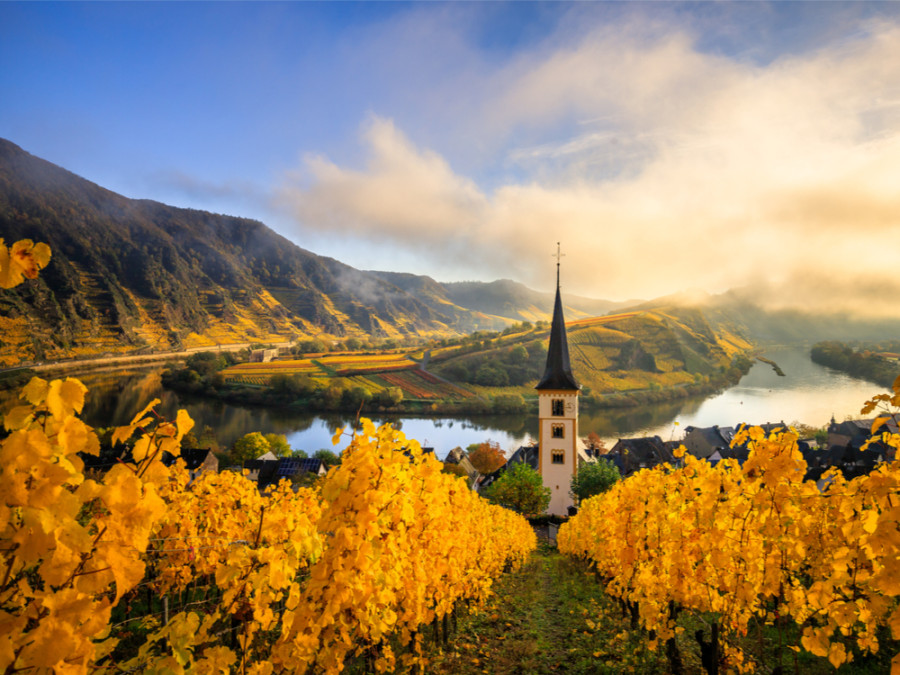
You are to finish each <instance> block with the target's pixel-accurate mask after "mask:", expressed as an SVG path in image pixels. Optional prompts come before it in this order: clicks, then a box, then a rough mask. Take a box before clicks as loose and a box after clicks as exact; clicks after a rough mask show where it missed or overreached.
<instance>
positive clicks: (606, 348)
mask: <svg viewBox="0 0 900 675" xmlns="http://www.w3.org/2000/svg"><path fill="white" fill-rule="evenodd" d="M567 331H568V341H569V355H570V358H571V361H572V370H573V372H574V373H575V376H576V378H577V379H578V381H579V383H580V384H581V385H582V386H583V387H584V388H585V392H586V393H593V394H596V395H602V394H611V393H619V392H625V391H634V390H642V389H660V388H666V387H672V386H677V385H685V384H691V383H695V382H700V381H704V378H708V377H709V376H713V375H716V374H719V373H721V372H723V370H727V369H728V368H730V367H731V365H732V362H733V360H734V358H735V357H736V356H738V355H740V354H742V353H744V352H746V351H748V350H750V349H751V348H752V345H751V343H750V342H749V341H748V340H747V339H746V338H745V337H744V336H743V334H742V333H741V331H740V330H739V329H738V328H737V327H735V326H734V325H733V324H730V323H727V322H724V321H721V322H720V321H714V320H710V319H709V318H708V317H707V316H706V314H705V313H704V312H703V311H702V310H700V309H696V308H684V307H675V306H659V307H657V308H655V309H652V310H650V309H646V310H639V311H633V312H626V313H621V314H614V315H609V316H604V317H594V318H588V319H578V320H575V321H570V322H568V323H567ZM548 335H549V333H548V330H547V329H539V330H538V329H535V330H530V331H527V332H524V333H519V334H511V335H507V336H503V337H501V338H499V339H496V340H493V341H490V342H489V343H484V344H482V345H480V348H479V349H471V348H470V349H467V350H453V349H450V350H446V351H438V352H436V353H435V354H434V355H433V356H432V362H431V365H430V366H429V369H430V370H432V371H433V372H435V373H438V374H440V375H442V376H444V377H447V378H449V379H452V380H455V381H460V382H466V383H470V384H474V385H480V386H484V387H501V386H519V387H523V388H529V389H530V387H532V386H533V385H534V384H535V383H536V382H537V378H538V376H539V375H540V373H541V372H542V367H543V360H542V359H545V358H546V350H547V346H546V345H547V340H548ZM523 391H524V389H523Z"/></svg>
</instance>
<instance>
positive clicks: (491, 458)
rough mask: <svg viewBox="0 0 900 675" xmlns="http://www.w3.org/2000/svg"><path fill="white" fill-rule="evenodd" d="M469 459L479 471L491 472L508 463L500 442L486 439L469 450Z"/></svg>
mask: <svg viewBox="0 0 900 675" xmlns="http://www.w3.org/2000/svg"><path fill="white" fill-rule="evenodd" d="M469 448H472V446H471V445H470V446H469ZM469 461H470V462H472V466H474V467H475V470H476V471H477V472H478V473H483V474H489V473H494V472H495V471H496V470H497V469H499V468H500V467H501V466H503V465H504V464H506V455H504V454H503V451H502V450H501V449H500V444H499V443H495V442H494V441H485V442H484V443H481V444H479V445H478V446H476V447H475V448H474V449H473V450H471V451H470V452H469Z"/></svg>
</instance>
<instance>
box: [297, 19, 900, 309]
mask: <svg viewBox="0 0 900 675" xmlns="http://www.w3.org/2000/svg"><path fill="white" fill-rule="evenodd" d="M863 28H864V30H863V31H862V32H859V31H857V32H855V33H854V34H853V35H851V36H850V37H847V38H845V39H843V40H841V41H838V42H836V43H834V44H832V45H824V46H822V47H821V48H820V49H818V50H817V51H814V52H810V53H806V54H799V55H797V54H795V55H791V56H787V57H784V58H781V59H774V60H772V61H770V62H768V63H767V64H765V65H758V64H754V63H749V62H745V61H740V60H737V59H728V58H725V57H724V56H721V55H710V54H707V53H702V52H701V51H700V50H699V49H698V48H697V47H696V36H694V35H692V34H691V33H690V32H687V31H685V30H680V29H678V28H677V27H675V29H674V30H669V31H665V30H660V27H659V26H658V25H654V26H651V27H650V28H649V29H648V28H647V27H646V26H640V25H637V24H634V23H629V24H628V25H624V26H606V27H603V28H600V29H598V30H596V31H593V32H588V33H587V35H586V37H583V38H582V39H581V40H580V41H579V42H576V43H574V44H564V45H563V46H557V47H555V48H553V49H548V48H545V49H543V50H538V51H536V52H534V53H532V54H529V55H526V56H522V57H519V58H517V59H515V60H512V61H510V62H508V63H506V64H503V65H501V66H499V67H497V68H495V69H493V70H491V71H490V72H486V73H483V74H481V75H478V76H475V75H473V76H472V77H473V78H475V79H476V80H477V81H475V82H473V83H472V91H477V92H480V95H481V98H480V100H478V101H475V102H472V105H473V106H474V108H475V109H477V114H475V115H473V116H472V117H473V119H472V120H469V121H467V122H465V123H461V124H460V125H458V126H457V127H454V133H456V134H463V133H464V132H465V134H468V135H467V136H466V140H467V141H469V140H472V142H473V143H474V144H475V145H477V146H478V147H482V148H485V152H487V151H488V150H489V151H490V154H489V155H486V156H485V157H484V158H483V163H484V166H485V167H487V166H491V165H504V166H514V167H516V170H517V171H519V172H520V174H519V175H518V177H517V178H516V179H510V180H506V181H503V182H501V184H500V185H499V186H496V187H493V188H491V189H488V188H480V187H479V186H478V185H477V184H476V182H475V181H474V180H473V179H470V178H467V177H465V176H462V175H460V173H458V172H456V171H454V170H453V169H452V168H451V166H450V163H449V162H448V161H447V160H446V159H445V158H444V157H443V156H441V155H439V154H438V153H437V152H435V151H433V150H431V149H427V148H422V147H417V146H416V145H415V144H414V143H413V142H412V141H411V140H410V139H409V138H407V137H406V136H405V135H404V134H403V133H402V132H401V131H400V130H399V129H398V128H396V126H395V125H394V123H392V122H391V121H389V120H387V119H384V118H378V117H376V118H373V119H372V120H370V121H369V122H368V123H367V124H366V125H365V128H364V132H363V144H364V146H365V149H366V152H367V159H366V162H365V165H364V166H363V167H362V168H360V169H350V168H345V167H341V166H338V165H337V164H335V163H334V162H332V161H330V160H328V159H326V158H325V157H321V156H317V157H309V158H307V159H306V161H305V167H304V170H303V171H301V172H298V173H297V174H295V175H292V176H290V177H288V178H287V179H286V181H285V183H284V185H283V186H282V189H281V192H280V199H281V202H282V204H287V205H289V206H290V208H291V209H292V210H293V213H294V214H295V215H296V217H297V220H298V221H299V222H300V223H301V224H302V227H303V228H305V229H307V230H310V231H318V232H322V231H329V232H335V233H346V234H352V235H354V236H362V237H367V238H369V239H371V240H373V241H378V242H381V243H388V244H392V245H394V246H397V247H403V248H408V247H412V248H416V249H419V250H422V251H424V252H425V254H426V255H429V254H430V255H433V256H434V258H435V260H438V259H440V260H441V261H442V264H443V263H446V260H447V258H448V257H451V258H453V260H455V261H456V263H457V265H459V266H460V268H461V269H463V270H466V269H467V270H470V271H471V272H472V276H477V277H480V278H498V277H504V276H514V277H517V278H520V279H522V280H523V281H526V282H528V283H531V284H533V285H535V286H538V287H542V288H546V287H547V286H548V285H549V283H551V280H552V278H553V277H552V264H551V263H552V261H551V259H550V253H552V251H553V250H554V245H555V242H556V241H557V240H559V241H562V242H563V248H564V251H565V252H566V253H567V258H566V259H565V267H564V281H565V283H566V284H567V285H568V286H567V287H568V288H569V289H571V290H572V291H573V292H578V293H580V294H591V295H594V296H597V297H613V298H625V297H637V296H643V297H652V296H656V295H662V294H666V293H670V292H673V291H676V290H679V289H682V288H687V287H701V288H705V289H706V290H709V291H713V292H715V291H721V290H725V289H726V288H728V287H731V286H741V285H746V284H749V283H756V282H758V281H759V280H761V279H762V280H767V281H772V282H783V283H785V284H788V286H789V287H790V288H793V289H795V290H796V292H795V293H782V294H781V296H780V300H781V301H791V300H792V299H793V298H796V302H797V303H801V304H803V305H804V306H822V305H826V306H827V305H828V303H829V301H834V299H835V298H840V300H841V303H843V304H844V305H846V306H851V305H853V302H852V299H853V297H855V294H854V289H857V288H858V289H859V291H860V293H858V294H856V295H858V296H859V298H861V299H863V300H865V301H866V302H871V301H872V299H873V298H876V297H878V294H877V293H870V292H868V291H869V290H871V289H878V288H888V287H889V286H888V285H886V284H887V281H885V283H881V281H879V280H882V279H883V280H888V279H890V278H891V277H892V276H896V270H897V261H898V260H900V197H898V193H897V190H896V186H897V185H898V184H900V106H898V105H897V104H896V102H897V101H898V100H900V27H898V26H897V25H893V24H890V23H877V24H867V25H865V26H864V27H863ZM485 82H489V83H491V84H492V85H493V86H490V87H485ZM470 93H471V92H470ZM463 95H465V94H464V93H461V96H463ZM420 123H421V122H420ZM432 133H434V131H433V130H432ZM473 139H474V140H473ZM522 139H526V142H522ZM452 143H453V139H452V138H451V139H445V140H444V146H445V147H447V146H451V145H452ZM498 148H499V150H498ZM863 274H864V275H865V281H862V280H861V279H862V277H861V276H860V275H863ZM461 276H464V274H463V275H461ZM823 276H824V277H827V278H828V280H829V283H828V284H823V283H820V282H818V281H814V280H817V279H821V278H822V277H823ZM804 279H809V280H811V281H810V283H805V282H804V281H803V280H804ZM836 287H840V288H841V289H843V290H842V291H841V292H837V291H835V288H836ZM817 289H819V290H821V291H822V292H819V293H817V292H816V291H817ZM867 289H868V290H867ZM863 291H865V292H863ZM894 297H896V295H895V296H894ZM880 300H881V302H882V304H885V303H888V302H894V301H889V300H888V298H887V297H884V298H881V299H880ZM893 309H894V310H897V311H900V308H898V307H896V306H895V307H893Z"/></svg>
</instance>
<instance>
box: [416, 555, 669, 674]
mask: <svg viewBox="0 0 900 675" xmlns="http://www.w3.org/2000/svg"><path fill="white" fill-rule="evenodd" d="M495 591H496V595H495V596H494V598H493V600H492V601H491V602H489V604H488V605H487V607H486V608H485V609H484V610H483V611H482V612H480V613H478V614H473V615H470V616H467V617H465V618H463V619H461V620H460V621H459V632H458V634H457V635H456V637H455V638H454V639H453V640H452V642H451V645H450V647H449V648H447V649H445V650H444V652H443V653H442V654H438V655H436V656H434V657H433V660H432V662H431V664H430V665H429V667H428V668H427V670H428V672H429V673H443V674H448V675H449V674H465V675H468V674H474V673H491V674H497V675H512V674H514V673H515V674H522V675H524V674H526V673H529V674H531V673H533V674H549V673H574V674H576V675H577V674H579V673H584V674H587V673H600V674H603V673H608V674H610V675H612V674H613V673H623V672H631V673H659V672H665V669H666V662H665V660H664V657H663V656H662V655H661V654H660V655H657V654H655V653H653V652H651V651H649V650H648V649H647V648H646V645H645V643H644V640H643V639H642V637H641V635H640V633H639V632H637V631H629V630H627V625H628V624H627V622H626V620H625V619H623V618H622V617H621V613H620V612H619V609H618V607H617V606H616V605H614V603H613V602H612V601H611V600H610V599H609V598H607V597H606V595H605V594H604V592H603V589H602V587H601V586H600V585H599V584H597V583H596V581H595V580H594V577H593V576H590V575H588V574H587V573H586V571H585V569H584V567H583V566H582V565H581V564H579V563H577V562H575V561H572V560H570V559H568V558H565V557H563V556H561V555H559V554H558V553H557V552H556V549H555V548H552V547H549V546H546V545H544V546H542V547H541V548H540V550H539V551H538V552H537V553H535V554H534V555H533V556H532V557H531V559H530V561H529V562H528V563H527V564H526V565H525V566H524V567H523V568H522V569H520V570H519V571H517V572H515V573H512V574H507V575H506V576H504V577H503V578H502V579H500V580H499V581H498V582H497V585H496V587H495ZM588 622H592V624H593V627H592V625H591V623H588Z"/></svg>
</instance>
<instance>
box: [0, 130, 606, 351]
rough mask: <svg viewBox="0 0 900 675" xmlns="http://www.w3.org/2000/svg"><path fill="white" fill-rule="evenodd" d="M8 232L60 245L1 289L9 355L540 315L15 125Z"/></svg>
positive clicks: (399, 329) (462, 326)
mask: <svg viewBox="0 0 900 675" xmlns="http://www.w3.org/2000/svg"><path fill="white" fill-rule="evenodd" d="M0 232H2V234H3V237H4V238H5V239H6V240H7V243H8V244H11V243H12V242H14V241H16V240H18V239H26V238H27V239H32V240H34V241H43V242H45V243H47V244H49V245H50V248H51V250H52V252H53V257H52V259H51V262H50V265H49V266H48V268H47V269H46V270H45V271H44V273H43V274H42V275H41V277H40V278H39V279H38V280H36V281H35V282H33V283H30V284H26V285H23V286H22V287H20V288H18V289H14V290H12V291H10V292H7V293H4V294H3V295H2V296H0V329H2V336H3V337H2V338H0V361H2V362H5V363H6V364H8V365H15V364H17V363H18V362H22V361H29V360H47V359H57V358H66V357H71V356H78V355H86V354H93V353H104V352H122V351H133V350H139V349H148V348H150V349H155V348H160V349H168V348H177V347H196V346H205V345H209V346H215V345H216V344H224V343H227V342H245V341H251V342H253V341H259V342H266V341H275V340H290V339H294V338H300V337H310V336H316V337H333V338H335V339H337V338H342V337H347V336H367V337H370V338H404V337H435V336H448V335H460V334H465V333H469V332H472V331H474V330H498V329H502V328H504V327H506V326H508V325H510V324H511V323H514V322H515V321H518V320H522V319H523V317H524V316H526V315H535V316H539V315H540V312H539V311H535V308H533V307H532V306H531V305H530V304H529V306H528V307H527V308H524V309H523V308H519V307H517V306H516V305H515V303H512V304H511V305H509V309H510V311H509V313H508V314H506V315H501V314H495V313H492V312H487V311H482V309H480V308H474V309H473V308H470V307H465V306H462V305H460V304H458V303H456V302H454V301H453V300H452V299H451V298H450V297H448V293H447V290H446V285H444V284H441V283H439V282H436V281H434V280H433V279H431V278H430V277H422V276H417V275H406V274H404V273H392V272H367V271H362V270H357V269H355V268H353V267H351V266H349V265H346V264H344V263H342V262H340V261H338V260H335V259H333V258H328V257H324V256H319V255H317V254H315V253H312V252H311V251H308V250H306V249H303V248H302V247H300V246H298V245H296V244H294V243H293V242H291V241H289V240H288V239H286V238H285V237H283V236H281V235H279V234H277V233H276V232H274V231H273V230H271V229H270V228H268V227H267V226H266V225H265V224H263V223H261V222H260V221H257V220H251V219H247V218H240V217H235V216H228V215H221V214H213V213H209V212H206V211H198V210H194V209H184V208H179V207H174V206H169V205H166V204H162V203H160V202H155V201H152V200H147V199H130V198H127V197H124V196H122V195H119V194H116V193H114V192H112V191H110V190H108V189H106V188H104V187H102V186H100V185H97V184H95V183H92V182H91V181H88V180H86V179H84V178H81V177H80V176H77V175H76V174H74V173H72V172H70V171H68V170H66V169H64V168H61V167H58V166H56V165H54V164H52V163H50V162H47V161H46V160H43V159H40V158H38V157H35V156H33V155H31V154H29V153H28V152H26V151H25V150H23V149H22V148H20V147H18V146H17V145H15V144H14V143H12V142H11V141H8V140H4V139H0ZM513 283H515V282H513ZM518 286H519V287H521V288H520V289H519V290H518V292H519V294H520V295H523V296H524V295H529V294H535V293H537V292H536V291H531V290H530V289H527V288H526V287H525V286H522V285H521V284H519V285H518ZM521 289H525V290H521ZM535 297H540V296H539V295H538V296H535ZM601 302H602V301H601ZM547 304H548V306H547V308H546V309H545V310H544V311H545V312H546V316H547V317H549V311H550V307H551V306H552V302H548V303H547ZM538 309H539V308H538ZM520 310H522V311H520ZM573 311H580V310H578V309H577V306H575V305H573ZM523 312H524V313H523Z"/></svg>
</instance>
